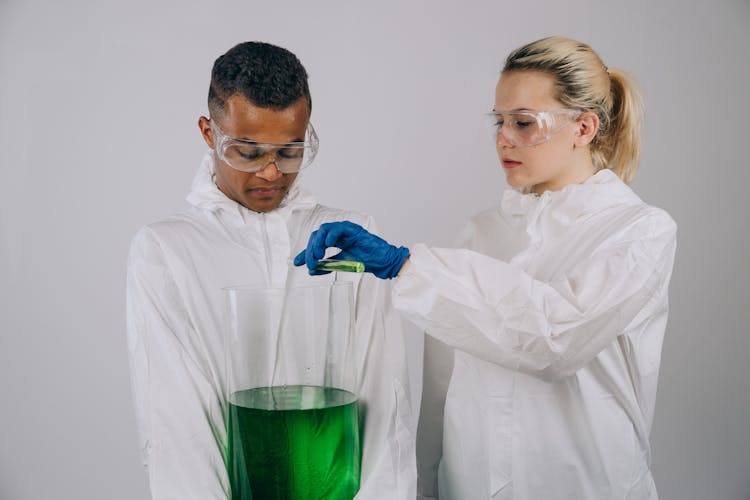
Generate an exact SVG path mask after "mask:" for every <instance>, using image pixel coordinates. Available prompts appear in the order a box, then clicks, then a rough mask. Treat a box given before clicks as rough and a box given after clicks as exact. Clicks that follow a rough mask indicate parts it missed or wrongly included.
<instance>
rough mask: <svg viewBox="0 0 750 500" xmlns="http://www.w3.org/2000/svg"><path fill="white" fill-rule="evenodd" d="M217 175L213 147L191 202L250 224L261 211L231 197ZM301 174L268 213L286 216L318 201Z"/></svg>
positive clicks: (193, 188)
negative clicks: (305, 186) (301, 182)
mask: <svg viewBox="0 0 750 500" xmlns="http://www.w3.org/2000/svg"><path fill="white" fill-rule="evenodd" d="M213 175H214V155H213V151H211V150H208V151H206V154H205V155H204V156H203V160H202V161H201V165H200V167H198V171H197V172H196V174H195V177H194V178H193V184H192V186H191V188H190V193H189V194H188V195H187V198H186V200H187V202H188V203H190V204H191V205H193V206H194V207H197V208H200V209H203V210H208V211H211V212H213V211H222V212H225V213H226V214H228V215H229V216H230V218H232V219H235V222H236V223H237V224H238V225H242V224H246V223H247V222H248V220H249V219H252V218H254V217H259V216H261V215H262V213H261V212H254V211H252V210H250V209H248V208H246V207H244V206H242V205H240V204H239V203H237V202H236V201H234V200H231V199H229V198H227V196H226V195H225V194H224V193H222V192H221V191H220V190H219V188H218V187H217V186H216V183H214V180H213ZM298 181H299V176H298V177H297V179H295V182H294V184H292V186H291V187H290V189H289V192H288V193H287V195H286V197H284V199H283V200H282V202H281V204H280V205H279V206H278V207H276V208H275V209H273V210H271V212H268V213H274V214H278V215H281V216H282V217H284V216H286V215H288V214H289V213H291V212H292V211H293V210H294V209H297V208H303V207H311V206H314V205H315V204H316V201H315V198H314V197H313V195H312V194H311V193H309V192H308V191H306V190H304V189H303V188H301V187H300V186H299V182H298Z"/></svg>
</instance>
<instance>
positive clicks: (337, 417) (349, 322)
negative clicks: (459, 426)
mask: <svg viewBox="0 0 750 500" xmlns="http://www.w3.org/2000/svg"><path fill="white" fill-rule="evenodd" d="M227 292H228V294H229V303H230V308H231V315H232V317H231V319H232V327H231V329H230V332H229V335H228V338H227V342H226V361H227V366H226V367H227V371H226V373H227V384H226V388H227V400H228V405H227V406H228V418H227V431H228V456H227V467H228V473H229V479H230V485H231V489H232V499H233V500H247V499H251V498H255V499H256V500H257V499H295V500H301V499H308V498H309V499H313V498H314V499H324V498H325V499H327V498H331V499H337V500H338V499H351V498H353V497H354V495H355V494H356V492H357V490H358V489H359V476H360V460H361V454H360V441H359V428H358V414H357V396H356V395H355V393H354V388H355V384H354V370H353V356H352V355H351V346H352V343H351V340H352V339H351V335H352V330H353V321H354V296H353V291H352V284H351V283H349V282H326V283H323V284H320V285H317V284H316V285H305V286H292V287H287V288H266V289H257V288H247V287H233V288H228V289H227Z"/></svg>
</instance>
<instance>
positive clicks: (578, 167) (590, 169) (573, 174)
mask: <svg viewBox="0 0 750 500" xmlns="http://www.w3.org/2000/svg"><path fill="white" fill-rule="evenodd" d="M576 152H580V153H581V154H575V153H574V155H573V157H572V158H571V163H570V164H569V165H568V166H567V167H565V168H564V169H563V170H562V171H561V173H560V174H559V175H558V176H556V177H555V178H553V179H550V180H549V181H547V182H542V183H540V184H536V185H534V186H532V187H531V192H532V193H534V194H537V195H541V194H542V193H544V192H545V191H559V190H561V189H563V188H564V187H565V186H569V185H571V184H582V183H584V182H586V180H588V178H589V177H591V176H592V175H594V174H595V173H596V167H594V162H593V160H592V158H591V154H590V152H589V151H588V148H587V149H586V150H585V151H583V150H578V151H576Z"/></svg>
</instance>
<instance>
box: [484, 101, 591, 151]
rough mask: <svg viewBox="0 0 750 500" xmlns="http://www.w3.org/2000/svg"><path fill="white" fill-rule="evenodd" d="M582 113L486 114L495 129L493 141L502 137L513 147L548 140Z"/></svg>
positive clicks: (575, 110)
mask: <svg viewBox="0 0 750 500" xmlns="http://www.w3.org/2000/svg"><path fill="white" fill-rule="evenodd" d="M581 113H582V111H581V110H579V109H570V108H562V109H551V110H548V111H493V112H492V113H487V116H489V117H490V118H491V119H492V124H493V126H494V128H495V141H497V140H498V139H499V137H500V134H502V135H503V137H504V138H505V140H506V141H508V142H509V143H510V144H512V145H513V146H515V147H519V148H525V147H529V146H536V145H537V144H541V143H543V142H546V141H548V140H550V139H551V138H552V137H554V136H555V135H556V134H558V133H559V132H560V131H562V129H564V128H565V126H566V125H568V124H569V123H572V122H573V120H575V119H576V118H577V117H578V116H580V114H581Z"/></svg>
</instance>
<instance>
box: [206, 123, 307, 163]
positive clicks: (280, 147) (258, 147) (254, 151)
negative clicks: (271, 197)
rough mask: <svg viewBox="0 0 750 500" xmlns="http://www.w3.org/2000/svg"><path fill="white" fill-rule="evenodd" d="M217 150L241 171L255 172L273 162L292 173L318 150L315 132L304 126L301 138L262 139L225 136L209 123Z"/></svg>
mask: <svg viewBox="0 0 750 500" xmlns="http://www.w3.org/2000/svg"><path fill="white" fill-rule="evenodd" d="M212 128H213V131H214V135H215V137H216V139H217V141H216V153H217V154H218V156H219V159H221V160H222V161H223V162H224V163H226V164H227V165H229V166H230V167H232V168H233V169H235V170H239V171H241V172H248V173H254V172H259V171H261V170H263V169H264V168H265V167H266V166H267V165H268V164H269V163H275V164H276V168H277V169H279V171H280V172H281V173H284V174H293V173H296V172H299V171H300V170H302V169H303V168H305V167H306V166H308V165H309V164H310V163H312V161H313V160H314V159H315V155H316V154H317V152H318V145H319V140H318V135H317V134H316V133H315V129H314V128H313V126H312V124H309V125H308V126H307V131H306V132H305V140H304V142H289V143H263V142H254V141H249V140H245V139H235V138H232V137H227V136H225V135H224V134H223V132H221V130H220V129H219V128H218V127H217V126H216V125H213V124H212Z"/></svg>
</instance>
